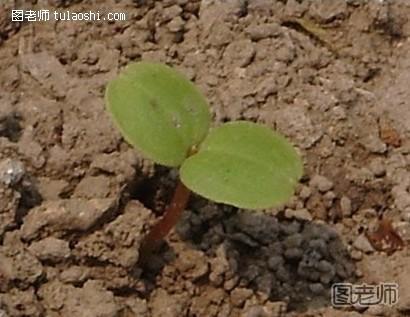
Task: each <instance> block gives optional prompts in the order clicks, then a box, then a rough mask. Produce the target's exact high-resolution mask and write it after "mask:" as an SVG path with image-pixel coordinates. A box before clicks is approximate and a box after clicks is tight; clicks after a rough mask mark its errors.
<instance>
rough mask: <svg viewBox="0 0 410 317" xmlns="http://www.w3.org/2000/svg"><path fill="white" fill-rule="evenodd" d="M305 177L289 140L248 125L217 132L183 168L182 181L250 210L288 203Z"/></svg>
mask: <svg viewBox="0 0 410 317" xmlns="http://www.w3.org/2000/svg"><path fill="white" fill-rule="evenodd" d="M302 173H303V167H302V162H301V159H300V158H299V155H298V154H297V153H296V151H295V149H294V148H293V147H292V145H291V144H290V143H289V142H288V141H287V140H286V139H285V138H284V137H283V136H281V135H279V134H278V133H276V132H274V131H272V130H271V129H269V128H267V127H265V126H262V125H259V124H256V123H252V122H246V121H237V122H231V123H226V124H224V125H222V126H220V127H218V128H215V129H213V130H211V132H210V133H209V135H208V136H207V138H206V139H205V141H204V142H203V143H202V145H201V146H200V148H199V151H198V152H197V153H196V154H194V155H192V156H191V157H189V158H188V159H187V160H186V161H185V162H184V163H183V164H182V166H181V169H180V176H181V180H182V182H183V183H184V184H185V185H186V186H187V187H188V188H190V189H191V190H192V191H194V192H196V193H197V194H199V195H201V196H204V197H206V198H208V199H211V200H214V201H216V202H221V203H226V204H230V205H233V206H236V207H239V208H250V209H258V208H269V207H273V206H277V205H279V204H282V203H285V202H286V201H287V200H288V199H289V198H290V196H291V195H292V194H293V191H294V187H295V185H296V183H297V182H298V180H299V179H300V177H301V176H302Z"/></svg>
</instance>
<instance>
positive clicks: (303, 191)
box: [299, 186, 312, 200]
mask: <svg viewBox="0 0 410 317" xmlns="http://www.w3.org/2000/svg"><path fill="white" fill-rule="evenodd" d="M310 195H312V190H311V189H310V188H309V187H308V186H302V188H301V190H300V192H299V197H300V198H302V199H303V200H306V199H308V198H309V197H310Z"/></svg>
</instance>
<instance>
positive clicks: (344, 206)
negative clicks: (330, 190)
mask: <svg viewBox="0 0 410 317" xmlns="http://www.w3.org/2000/svg"><path fill="white" fill-rule="evenodd" d="M340 209H341V211H342V214H343V217H349V216H351V214H352V201H351V200H350V198H348V197H346V196H343V197H342V198H341V199H340Z"/></svg>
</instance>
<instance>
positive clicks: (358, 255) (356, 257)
mask: <svg viewBox="0 0 410 317" xmlns="http://www.w3.org/2000/svg"><path fill="white" fill-rule="evenodd" d="M350 257H351V258H352V259H353V260H355V261H360V260H361V259H363V253H362V252H361V251H359V250H352V252H351V253H350Z"/></svg>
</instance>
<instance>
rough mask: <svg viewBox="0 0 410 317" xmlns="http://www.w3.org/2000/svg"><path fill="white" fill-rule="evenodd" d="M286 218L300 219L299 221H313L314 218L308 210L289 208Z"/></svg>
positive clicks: (286, 211)
mask: <svg viewBox="0 0 410 317" xmlns="http://www.w3.org/2000/svg"><path fill="white" fill-rule="evenodd" d="M285 217H286V218H289V219H292V218H295V219H298V220H305V221H312V219H313V217H312V215H311V214H310V212H309V211H308V210H307V209H306V208H301V209H297V210H294V209H291V208H287V209H286V210H285Z"/></svg>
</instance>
